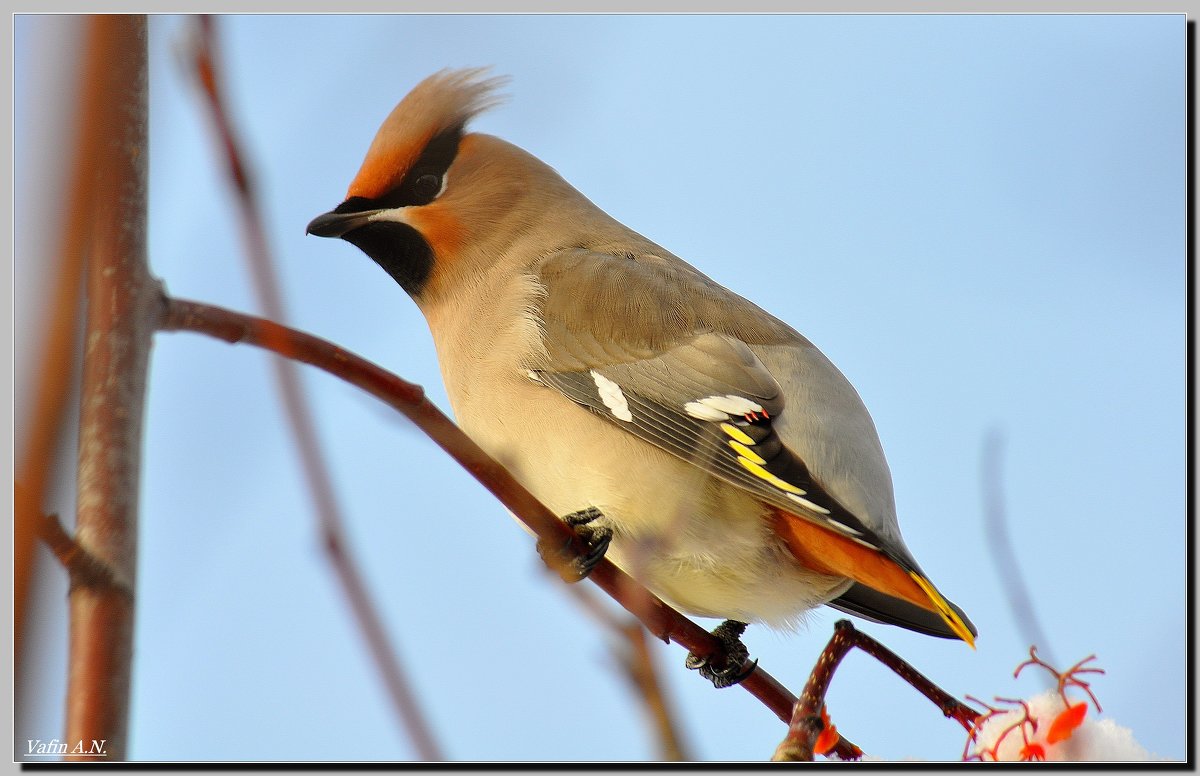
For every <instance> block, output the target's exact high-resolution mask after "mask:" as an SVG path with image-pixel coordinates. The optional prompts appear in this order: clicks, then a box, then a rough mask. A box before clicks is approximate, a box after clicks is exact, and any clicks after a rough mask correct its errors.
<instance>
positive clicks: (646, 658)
mask: <svg viewBox="0 0 1200 776" xmlns="http://www.w3.org/2000/svg"><path fill="white" fill-rule="evenodd" d="M567 589H568V590H569V591H570V592H571V593H572V594H573V595H574V596H575V598H576V600H578V601H579V603H580V605H582V606H583V608H584V609H585V610H586V611H587V612H588V613H589V614H591V615H592V616H593V617H594V618H595V619H596V620H598V621H599V622H600V623H602V624H603V625H605V626H606V627H607V628H608V629H609V630H610V631H611V632H612V634H613V635H614V636H616V638H617V639H618V641H620V642H623V643H624V644H625V649H624V650H622V649H621V648H620V646H619V645H617V644H614V645H613V652H615V653H616V655H617V657H618V659H619V661H620V663H621V667H622V668H623V669H624V670H625V676H626V677H627V678H628V679H629V681H630V683H631V684H632V685H633V688H634V690H635V691H636V692H637V694H638V697H639V698H640V699H641V701H642V704H643V705H644V706H645V709H646V713H647V716H648V717H649V718H650V721H651V722H652V723H653V725H654V730H655V731H656V733H657V735H656V736H655V739H656V740H657V741H658V746H659V752H660V757H659V759H661V760H669V761H673V762H680V761H687V760H691V759H692V758H691V757H690V756H688V755H687V754H686V752H685V750H686V747H685V746H684V745H683V742H682V739H681V738H680V736H679V729H678V726H677V725H676V723H675V717H674V715H673V714H672V713H671V711H670V708H669V705H668V703H667V697H666V695H665V694H664V693H663V691H662V685H661V684H660V683H659V681H658V672H657V671H656V670H655V668H654V657H653V655H651V653H650V645H649V644H648V643H647V642H646V631H645V629H644V628H642V625H641V623H639V622H637V621H636V620H632V619H624V620H623V619H618V618H617V617H614V616H613V615H612V614H611V613H610V612H609V611H608V610H607V609H606V608H605V607H603V606H602V605H601V604H600V602H599V601H597V600H596V598H595V597H594V596H592V595H591V594H590V593H589V591H588V590H587V589H586V588H584V587H582V586H580V585H571V586H569V587H568V588H567Z"/></svg>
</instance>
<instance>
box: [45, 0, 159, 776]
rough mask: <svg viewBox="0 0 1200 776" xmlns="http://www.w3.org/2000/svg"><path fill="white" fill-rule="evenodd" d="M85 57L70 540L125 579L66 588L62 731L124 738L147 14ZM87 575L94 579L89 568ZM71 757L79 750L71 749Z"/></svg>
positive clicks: (97, 37) (151, 315)
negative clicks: (87, 229) (85, 180)
mask: <svg viewBox="0 0 1200 776" xmlns="http://www.w3.org/2000/svg"><path fill="white" fill-rule="evenodd" d="M89 50H90V51H91V52H92V53H91V54H90V55H89V61H91V62H93V63H102V64H101V65H100V70H99V75H97V79H99V80H101V81H102V85H103V90H102V93H103V94H104V95H105V98H104V99H105V105H104V113H103V115H102V116H101V120H100V122H99V123H98V124H97V125H96V126H93V127H89V128H88V131H90V132H95V133H97V134H99V135H100V138H99V140H98V143H99V153H98V154H97V157H96V158H94V159H89V160H87V163H88V164H89V165H91V166H92V169H93V171H94V174H95V175H96V181H95V184H94V185H95V191H94V195H93V205H92V207H93V210H92V213H91V215H92V224H93V231H92V240H91V250H90V254H89V260H88V272H87V300H88V305H87V316H86V320H87V330H86V333H85V340H84V342H85V346H84V362H83V383H82V387H81V395H80V418H79V469H78V472H77V477H78V488H77V492H78V496H77V497H78V506H77V509H78V512H77V515H76V519H75V542H76V543H77V544H78V546H79V547H80V548H82V550H83V551H84V552H85V553H86V556H88V557H91V558H94V559H95V560H96V561H97V562H99V563H102V564H103V565H104V566H105V567H107V568H108V569H110V570H111V573H112V575H114V576H115V577H116V578H117V579H120V580H122V581H123V584H124V588H122V587H121V586H117V587H114V586H113V585H110V584H81V585H76V586H75V587H74V588H73V589H72V590H71V594H70V614H71V626H70V648H69V649H70V653H69V654H70V656H69V666H70V669H69V670H70V674H69V678H68V686H67V730H66V736H65V737H66V740H74V741H80V740H83V741H90V740H93V739H95V740H100V739H103V740H105V741H106V749H107V752H108V754H109V756H110V757H112V758H113V759H125V757H126V751H127V746H128V740H127V738H128V736H127V732H128V725H129V681H130V664H131V662H132V657H133V614H134V607H133V600H132V597H131V596H130V595H129V593H128V589H129V588H131V587H132V586H133V585H134V582H135V577H136V570H137V507H138V491H139V487H138V479H139V469H140V466H141V438H142V416H143V408H144V401H145V394H146V370H147V367H148V362H149V355H150V341H151V338H152V336H153V333H154V329H155V325H156V323H157V317H158V314H159V312H160V308H159V307H158V306H157V304H156V303H158V302H161V297H160V296H159V295H158V293H157V292H156V286H155V284H154V282H153V281H152V280H151V278H150V275H149V271H148V268H147V265H146V160H147V153H146V131H147V116H146V18H145V17H144V16H99V17H95V18H93V19H92V20H91V21H90V32H89ZM91 581H93V582H94V581H95V580H91ZM67 758H68V759H86V758H82V757H72V756H71V755H69V754H68V755H67Z"/></svg>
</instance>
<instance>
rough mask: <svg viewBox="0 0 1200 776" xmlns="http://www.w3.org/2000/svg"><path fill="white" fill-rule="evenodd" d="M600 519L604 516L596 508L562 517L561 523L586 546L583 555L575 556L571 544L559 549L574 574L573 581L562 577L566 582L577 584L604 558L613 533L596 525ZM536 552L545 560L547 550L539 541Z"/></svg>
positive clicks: (607, 528) (602, 526)
mask: <svg viewBox="0 0 1200 776" xmlns="http://www.w3.org/2000/svg"><path fill="white" fill-rule="evenodd" d="M602 517H604V514H603V513H602V512H601V511H600V510H599V509H597V508H596V507H588V508H587V509H581V510H579V511H578V512H572V513H571V514H569V515H565V516H564V517H563V522H565V523H566V524H567V525H569V526H570V527H571V530H573V531H574V532H575V535H576V536H578V537H579V538H580V539H582V540H583V541H584V543H585V544H587V546H588V551H587V552H586V553H584V554H583V555H576V554H574V553H573V552H572V551H571V542H567V543H566V544H565V545H563V546H562V548H560V549H559V552H560V553H562V554H564V555H568V556H570V558H571V560H570V565H571V569H572V571H573V572H574V574H575V577H574V578H573V579H571V578H567V577H564V579H566V581H567V582H578V581H579V580H581V579H584V578H586V577H587V575H588V574H591V573H592V569H594V568H596V564H597V563H599V562H600V561H601V559H603V558H604V553H605V552H606V551H607V550H608V545H609V542H611V541H612V535H613V533H612V529H611V528H609V527H608V526H605V525H598V524H596V521H597V520H599V519H600V518H602ZM537 551H538V555H541V556H542V558H543V559H545V558H546V551H547V548H546V546H545V544H543V543H542V542H540V541H539V542H538V543H537ZM550 565H553V564H550Z"/></svg>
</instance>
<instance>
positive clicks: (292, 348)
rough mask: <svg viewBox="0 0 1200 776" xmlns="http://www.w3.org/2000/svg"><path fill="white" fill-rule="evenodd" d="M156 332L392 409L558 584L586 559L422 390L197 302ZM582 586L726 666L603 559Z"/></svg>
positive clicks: (292, 333)
mask: <svg viewBox="0 0 1200 776" xmlns="http://www.w3.org/2000/svg"><path fill="white" fill-rule="evenodd" d="M162 327H163V329H165V330H168V331H194V332H199V333H202V334H208V335H209V336H213V337H216V338H218V339H222V340H225V341H226V342H229V343H247V344H251V345H255V346H257V347H261V348H266V349H268V350H271V351H273V352H275V353H277V354H279V355H281V356H285V357H287V358H291V359H295V360H297V361H300V362H303V363H306V364H311V365H313V366H316V367H318V368H320V369H323V370H325V371H326V372H329V373H330V374H333V375H335V376H337V377H340V378H341V379H343V380H345V381H346V382H348V383H350V384H351V385H354V386H357V387H358V388H361V389H362V390H364V391H366V392H368V393H370V394H371V395H372V396H374V397H376V398H377V399H379V400H380V401H383V402H384V403H386V404H388V405H390V406H391V407H393V408H395V409H396V410H398V411H399V412H401V413H403V414H404V415H405V416H406V417H408V419H409V420H411V421H412V422H413V423H414V424H415V425H416V426H417V427H418V428H419V429H421V430H422V431H423V432H425V434H426V435H427V436H429V438H430V439H432V440H433V441H434V442H435V443H437V445H438V446H439V447H441V448H442V449H443V450H445V451H446V452H447V453H448V454H449V455H450V457H451V458H453V459H454V460H455V461H457V462H458V464H459V465H460V466H462V467H463V468H464V469H466V470H467V471H468V472H469V473H470V474H471V475H472V476H473V477H475V479H477V480H478V481H479V482H480V483H481V484H482V485H483V486H484V487H485V488H487V489H488V490H489V491H491V492H492V494H493V495H495V496H496V498H498V499H499V500H500V502H501V503H502V504H504V506H506V507H508V508H509V510H511V511H512V512H513V514H515V515H516V516H517V517H518V518H519V519H520V520H521V521H522V522H523V523H525V525H527V526H528V527H529V528H530V530H532V531H533V532H534V534H536V535H537V537H538V538H539V539H540V540H542V542H544V543H545V545H546V546H548V547H564V548H569V552H566V553H562V554H556V553H552V552H547V553H545V554H544V555H543V558H544V559H545V560H546V562H547V563H548V564H550V565H551V567H552V568H554V569H555V571H557V572H558V573H559V574H560V575H561V576H563V577H564V578H566V579H573V578H575V576H576V575H575V573H574V570H573V567H572V565H571V561H572V558H573V557H577V556H579V555H583V554H585V553H586V552H587V551H588V548H587V547H586V546H585V545H584V543H583V541H582V540H581V539H580V538H579V537H578V536H577V535H576V534H575V532H574V531H572V530H571V529H570V528H569V527H568V526H567V524H566V523H564V522H563V521H562V520H561V519H559V518H558V517H557V516H556V515H555V514H554V513H552V512H551V511H550V510H549V509H547V508H546V507H545V506H544V505H542V503H541V502H539V501H538V500H537V499H535V498H534V497H533V495H532V494H530V492H529V491H528V490H526V489H525V488H524V486H522V485H521V484H520V483H519V482H517V481H516V480H515V479H514V478H513V476H512V475H511V474H509V472H508V470H507V469H505V468H504V467H503V466H501V465H500V464H499V463H497V462H496V460H495V459H493V458H492V457H491V456H489V455H488V454H487V453H485V452H484V451H483V450H482V449H481V448H480V447H479V446H478V445H476V444H475V442H473V441H472V440H471V439H470V437H468V436H467V435H466V434H465V433H463V431H462V430H461V429H459V428H458V426H456V425H454V423H453V422H451V421H450V419H449V418H447V417H446V416H445V415H444V414H443V413H442V412H441V410H439V409H438V408H437V407H435V406H434V405H433V404H432V403H431V402H430V401H429V400H427V399H426V398H425V392H424V391H423V390H422V388H421V386H419V385H414V384H413V383H410V382H407V381H405V380H402V379H401V378H399V377H397V376H395V375H393V374H391V373H390V372H387V371H386V370H383V369H381V368H380V367H378V366H376V365H375V364H372V363H371V362H369V361H366V360H364V359H362V358H360V357H358V356H356V355H354V354H352V353H350V352H348V351H346V350H343V349H342V348H339V347H338V346H336V345H334V344H332V343H330V342H327V341H325V340H322V339H319V338H317V337H314V336H312V335H310V334H305V333H304V332H300V331H296V330H294V329H289V328H287V327H284V326H281V325H279V324H277V323H272V322H271V321H268V320H264V319H262V318H255V317H252V316H248V315H244V314H241V313H236V312H233V311H231V310H224V309H222V308H219V307H215V306H212V305H206V304H202V303H199V302H190V301H187V300H182V299H169V300H167V315H166V318H165V319H164V321H163V324H162ZM588 579H590V580H591V581H592V582H594V583H595V584H597V585H599V586H600V588H601V589H602V590H604V592H606V593H608V594H609V595H610V596H611V597H612V598H614V599H615V600H616V601H617V602H618V603H619V604H621V606H623V607H624V608H625V609H626V610H627V611H629V612H630V613H631V614H633V615H634V616H635V617H637V618H638V619H639V620H640V621H641V622H642V624H643V625H644V626H645V627H646V628H647V629H648V630H649V631H650V632H651V633H652V634H654V635H655V636H657V637H658V638H660V639H662V640H663V641H674V642H676V643H677V644H680V645H681V646H683V647H685V648H687V649H688V650H689V651H691V652H693V653H695V654H696V655H699V656H700V657H704V658H708V659H710V660H712V661H713V662H714V664H716V665H721V664H722V662H723V661H724V659H725V648H724V647H723V646H722V645H721V643H720V642H719V641H717V640H716V639H714V638H713V637H712V635H711V634H710V633H708V632H707V631H705V630H704V629H703V628H701V627H700V626H699V625H696V624H695V623H694V622H692V621H691V620H689V619H687V618H686V617H684V616H683V615H681V614H680V613H679V612H677V611H675V610H674V609H672V608H671V607H669V606H667V605H666V604H665V603H663V602H662V601H661V600H659V599H658V598H657V597H656V596H654V595H653V594H651V593H650V592H649V591H648V590H646V589H645V588H644V587H642V586H641V585H640V584H638V583H637V582H635V581H634V580H633V579H632V578H630V577H629V576H628V575H627V574H625V573H624V572H622V571H621V570H620V569H618V568H617V567H616V566H614V565H613V564H612V563H611V562H610V561H608V560H607V559H604V560H601V561H600V563H599V564H597V565H596V567H595V568H594V569H593V570H592V573H591V574H590V575H589V576H588ZM738 686H739V687H742V688H743V689H745V690H746V691H748V692H749V693H750V694H752V695H754V696H755V697H756V698H758V699H759V700H761V701H762V702H763V704H764V705H766V706H767V708H769V709H770V710H771V711H772V712H774V713H775V715H776V716H777V717H779V718H780V719H781V720H783V721H785V722H786V721H788V720H789V719H791V715H792V706H793V704H794V703H795V702H796V698H795V696H793V695H792V694H791V693H790V692H788V690H787V688H785V687H784V686H783V685H781V684H780V683H779V682H778V681H776V680H775V679H774V677H772V676H771V675H770V674H768V673H767V672H766V671H765V670H764V669H763V668H762V667H759V668H757V669H756V670H755V671H754V672H753V673H752V674H750V676H748V677H746V679H745V680H744V681H742V682H741V684H739V685H738Z"/></svg>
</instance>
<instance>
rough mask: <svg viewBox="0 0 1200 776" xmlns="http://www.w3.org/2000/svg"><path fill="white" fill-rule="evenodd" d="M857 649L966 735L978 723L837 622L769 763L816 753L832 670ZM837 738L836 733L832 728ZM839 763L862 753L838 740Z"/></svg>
mask: <svg viewBox="0 0 1200 776" xmlns="http://www.w3.org/2000/svg"><path fill="white" fill-rule="evenodd" d="M855 647H858V648H859V649H861V650H862V651H864V652H866V653H867V654H868V655H871V656H872V657H874V658H875V659H876V660H878V661H879V662H881V663H883V664H884V665H885V666H887V667H888V668H890V669H892V671H894V672H895V673H896V674H897V675H898V676H899V677H900V678H901V679H903V680H904V681H906V682H908V683H909V684H910V685H912V686H913V687H914V688H916V690H917V691H918V692H920V693H921V694H922V695H924V696H925V697H926V698H928V699H929V700H931V701H933V703H934V704H935V705H937V707H938V708H939V709H940V710H941V712H942V714H944V715H945V716H946V717H948V718H950V719H953V720H954V721H956V722H958V723H959V724H960V725H962V726H963V727H964V728H966V729H967V730H968V731H970V730H971V729H972V727H973V725H974V724H975V721H976V720H977V719H979V717H980V714H979V712H978V711H976V710H975V709H973V708H971V707H970V706H968V705H966V704H965V703H963V702H962V701H960V700H958V699H957V698H955V697H954V696H952V695H950V694H949V693H947V692H946V691H945V690H943V689H942V688H940V687H938V686H937V685H936V684H934V683H933V682H931V681H929V679H928V678H926V677H925V675H924V674H922V673H920V672H919V671H917V670H916V669H915V668H913V667H912V666H911V665H909V664H908V662H907V661H905V660H903V659H902V658H901V657H900V656H899V655H897V654H896V653H895V652H892V651H891V650H890V649H888V648H887V647H885V646H883V645H882V644H880V643H879V642H878V641H876V640H875V639H873V638H871V637H870V636H868V635H867V634H865V633H863V632H862V631H859V630H855V628H854V625H853V624H851V622H850V621H849V620H838V622H837V623H836V625H834V633H833V637H832V638H830V639H829V643H828V644H827V645H826V646H825V649H824V651H823V652H822V653H821V656H820V658H818V659H817V664H816V666H814V667H813V670H812V673H811V674H810V675H809V677H808V681H807V682H806V683H805V685H804V690H803V691H802V692H801V693H800V699H799V700H798V701H796V707H795V710H794V712H793V714H792V719H791V722H790V723H789V724H788V733H787V736H786V737H785V738H784V739H783V741H782V742H781V743H780V744H779V747H778V748H777V749H776V750H775V754H774V756H773V757H772V758H771V759H772V760H778V761H793V760H802V761H810V760H812V759H813V754H814V752H815V753H817V754H821V753H822V752H820V751H816V749H817V747H816V743H817V740H818V737H819V736H820V734H821V733H822V732H823V731H824V730H825V729H826V726H827V724H828V719H829V716H828V714H827V713H825V694H826V692H828V690H829V683H830V682H831V681H832V680H833V674H834V671H836V670H837V667H838V664H839V663H841V662H842V658H843V657H845V656H846V653H848V652H849V651H850V650H851V649H854V648H855ZM833 732H834V733H835V734H836V728H834V729H833ZM830 748H831V749H832V751H833V752H834V753H835V754H837V755H838V757H840V758H841V759H843V760H849V759H858V758H859V757H862V750H861V749H859V748H858V747H857V746H855V745H854V744H853V743H851V742H849V741H847V740H846V739H845V738H843V737H841V736H838V737H837V738H836V740H835V743H833V744H832V745H831V747H830Z"/></svg>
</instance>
